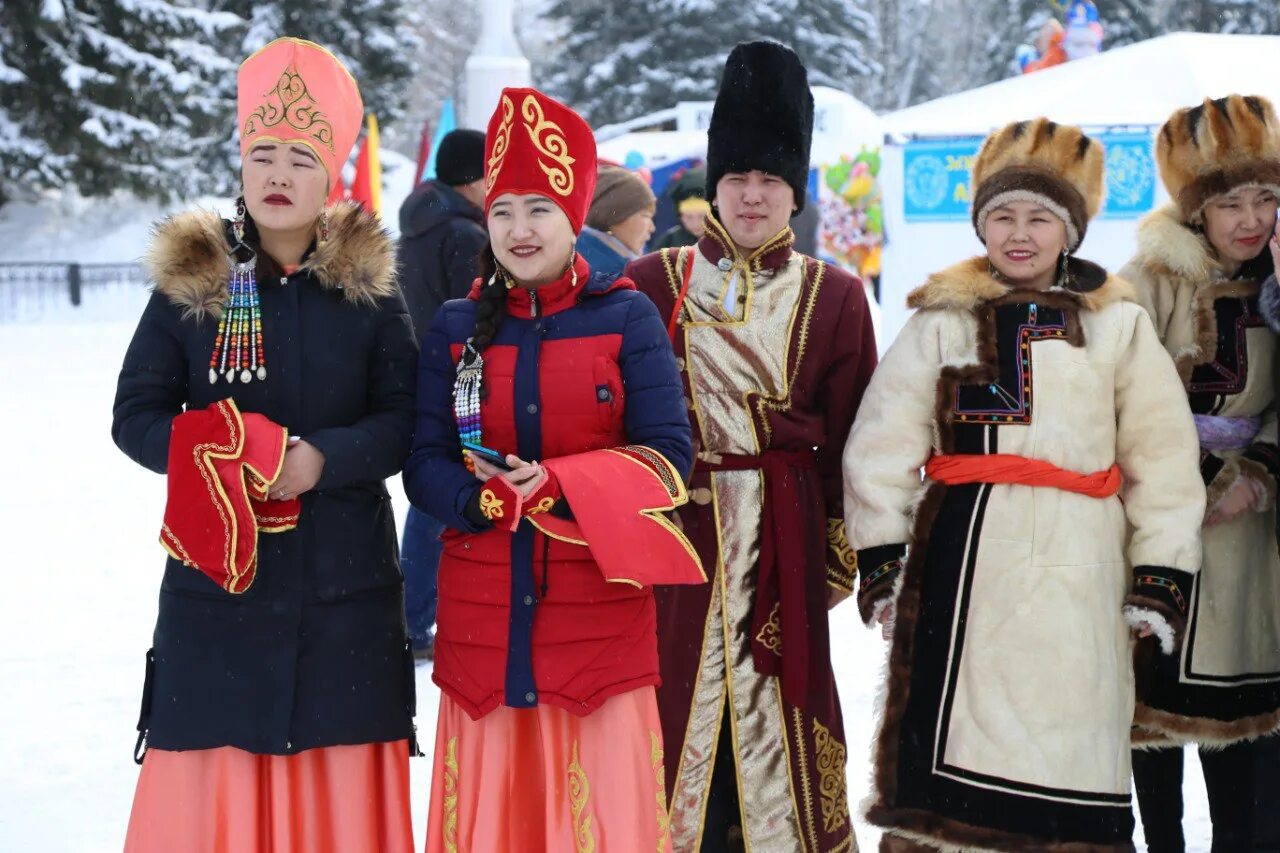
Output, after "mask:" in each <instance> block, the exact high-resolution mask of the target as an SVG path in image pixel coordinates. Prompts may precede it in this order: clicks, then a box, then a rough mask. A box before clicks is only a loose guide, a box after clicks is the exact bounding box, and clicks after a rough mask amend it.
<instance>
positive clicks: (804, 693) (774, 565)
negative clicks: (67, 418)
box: [695, 450, 831, 710]
mask: <svg viewBox="0 0 1280 853" xmlns="http://www.w3.org/2000/svg"><path fill="white" fill-rule="evenodd" d="M817 465H818V462H817V459H816V458H815V457H814V454H813V452H812V451H800V452H794V451H786V450H768V451H765V452H764V453H763V454H761V455H759V456H735V455H728V456H721V457H720V458H719V461H718V462H703V461H699V462H698V463H697V467H696V469H695V470H697V471H699V472H716V471H756V470H758V471H760V472H762V473H763V474H764V513H763V518H762V519H761V523H760V562H759V575H758V577H757V580H756V598H755V603H754V608H753V612H752V616H751V656H752V660H753V662H754V664H755V669H756V672H759V673H761V674H763V675H772V676H776V677H778V678H779V679H780V680H781V682H782V696H783V698H784V699H785V700H786V701H787V702H788V703H790V704H791V705H793V706H795V707H797V708H800V709H802V710H803V709H805V708H807V707H808V704H809V703H808V697H809V692H810V690H811V689H813V690H818V689H820V688H821V687H822V685H823V683H824V682H823V680H822V678H823V672H825V668H826V667H828V666H829V665H830V660H831V641H830V637H829V636H828V632H827V591H826V586H827V579H826V571H825V565H826V563H825V560H826V547H827V546H826V527H825V525H826V521H825V519H821V518H819V519H818V521H819V523H818V524H817V525H815V524H813V523H812V522H813V519H814V516H815V514H816V515H817V516H821V515H822V513H821V511H820V510H818V509H817V508H816V507H815V505H814V503H813V501H812V500H810V499H809V498H807V497H806V496H805V494H804V492H803V491H802V490H801V488H800V485H801V483H800V479H801V478H800V477H798V476H797V472H798V471H806V470H812V469H816V468H817ZM814 488H815V496H816V498H817V499H818V500H820V499H821V490H820V489H819V488H817V487H816V486H815V487H814ZM819 506H820V504H819Z"/></svg>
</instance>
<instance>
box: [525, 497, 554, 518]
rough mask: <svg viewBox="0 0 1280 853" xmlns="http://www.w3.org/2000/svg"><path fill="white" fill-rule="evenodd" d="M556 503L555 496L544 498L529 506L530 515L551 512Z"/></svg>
mask: <svg viewBox="0 0 1280 853" xmlns="http://www.w3.org/2000/svg"><path fill="white" fill-rule="evenodd" d="M555 505H556V499H555V498H543V499H542V500H540V501H538V502H537V504H535V505H534V506H532V507H530V508H529V514H530V515H537V514H539V513H543V512H551V508H552V507H553V506H555Z"/></svg>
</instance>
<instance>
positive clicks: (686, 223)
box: [653, 166, 711, 252]
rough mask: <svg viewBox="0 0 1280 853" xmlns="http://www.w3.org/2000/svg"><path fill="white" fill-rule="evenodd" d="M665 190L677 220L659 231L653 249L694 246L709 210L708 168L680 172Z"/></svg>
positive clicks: (704, 229) (702, 230)
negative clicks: (668, 188)
mask: <svg viewBox="0 0 1280 853" xmlns="http://www.w3.org/2000/svg"><path fill="white" fill-rule="evenodd" d="M667 192H668V194H669V195H670V196H671V203H672V204H673V205H675V209H676V216H677V217H679V219H680V221H679V222H677V223H676V224H675V225H672V226H671V227H670V228H668V229H667V230H666V231H663V232H662V234H661V236H659V237H658V240H657V242H655V243H654V244H653V251H655V252H656V251H657V250H658V249H678V248H680V247H681V246H692V245H695V244H696V243H697V242H698V241H699V240H701V239H702V235H703V232H705V231H706V230H707V214H708V213H710V212H711V203H710V202H709V201H707V199H706V194H707V170H706V169H704V168H702V167H700V166H699V167H697V168H693V169H689V170H688V171H687V172H685V173H684V174H683V175H681V176H680V177H679V178H678V179H677V180H676V181H675V183H673V184H672V185H671V189H670V190H668V191H667Z"/></svg>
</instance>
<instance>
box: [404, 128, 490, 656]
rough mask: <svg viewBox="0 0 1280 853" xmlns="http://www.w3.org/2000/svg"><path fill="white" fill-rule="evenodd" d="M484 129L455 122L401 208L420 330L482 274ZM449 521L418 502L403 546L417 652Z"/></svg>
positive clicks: (425, 639)
mask: <svg viewBox="0 0 1280 853" xmlns="http://www.w3.org/2000/svg"><path fill="white" fill-rule="evenodd" d="M483 204H484V134H483V133H481V132H480V131H478V130H462V129H460V130H454V131H451V132H450V133H448V134H446V135H445V137H444V139H442V140H441V141H440V150H439V151H438V152H436V179H435V180H433V181H427V182H426V183H424V184H422V186H420V187H418V188H417V189H416V190H414V191H413V192H412V193H411V194H410V195H409V197H408V198H407V199H405V202H404V204H403V205H402V206H401V208H400V249H399V253H398V254H399V261H400V288H401V289H402V290H403V291H404V295H405V300H406V301H407V302H408V304H409V313H410V315H411V316H412V317H413V328H414V331H415V332H416V333H417V335H418V337H419V338H421V337H422V335H424V334H426V331H427V329H428V328H429V327H430V325H431V319H432V318H433V317H434V316H435V313H436V311H438V310H439V309H440V306H441V305H443V304H444V303H445V302H448V301H449V300H450V299H462V298H464V297H465V296H466V295H467V293H468V292H470V290H471V284H472V282H473V281H474V280H475V277H476V276H477V275H478V274H479V271H480V267H479V257H480V252H481V250H482V249H484V247H485V244H486V243H488V241H489V237H488V235H487V234H486V233H485V230H484V214H483V212H482V211H481V209H480V208H481V205H483ZM442 532H444V525H442V524H441V523H440V522H438V521H436V520H435V519H434V518H431V517H430V516H427V515H424V514H423V513H421V512H419V511H418V510H416V509H414V508H412V507H410V508H409V515H408V517H407V518H406V519H405V524H404V543H403V545H402V546H401V548H400V561H401V566H402V567H403V568H404V603H405V616H406V617H407V620H408V626H409V640H410V642H411V643H412V644H413V653H414V656H415V657H417V658H421V659H425V660H431V659H432V658H433V657H434V654H435V624H436V571H437V569H438V568H439V564H440V547H441V546H440V534H441V533H442Z"/></svg>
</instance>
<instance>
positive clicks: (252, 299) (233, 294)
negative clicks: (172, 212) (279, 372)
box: [209, 196, 267, 384]
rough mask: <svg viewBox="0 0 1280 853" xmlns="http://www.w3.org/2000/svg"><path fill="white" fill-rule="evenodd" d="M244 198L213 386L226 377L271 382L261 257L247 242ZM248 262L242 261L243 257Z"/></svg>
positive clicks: (212, 367) (212, 360)
mask: <svg viewBox="0 0 1280 853" xmlns="http://www.w3.org/2000/svg"><path fill="white" fill-rule="evenodd" d="M244 218H245V209H244V197H243V196H242V197H241V198H239V199H238V200H237V201H236V218H235V219H234V220H232V222H231V230H232V233H233V234H234V236H235V238H236V244H235V245H234V246H232V247H231V251H230V252H228V255H229V256H230V258H231V278H230V279H229V280H228V282H227V302H226V304H225V305H224V306H223V309H222V317H221V318H220V319H219V320H218V333H217V336H216V337H215V338H214V341H213V353H212V354H210V356H209V383H210V384H214V383H216V382H217V381H218V377H219V376H222V377H223V378H225V379H226V380H227V381H228V382H234V381H235V378H236V376H237V375H239V377H240V381H241V382H249V381H251V380H252V379H253V378H254V377H255V376H256V377H257V378H258V379H259V380H262V379H266V378H267V356H266V348H265V347H264V346H263V343H262V308H261V305H260V303H259V299H258V276H257V266H258V255H257V253H255V252H254V251H253V249H251V248H249V247H248V246H246V245H245V242H244ZM243 253H248V258H247V259H244V260H242V259H241V257H242V254H243Z"/></svg>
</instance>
